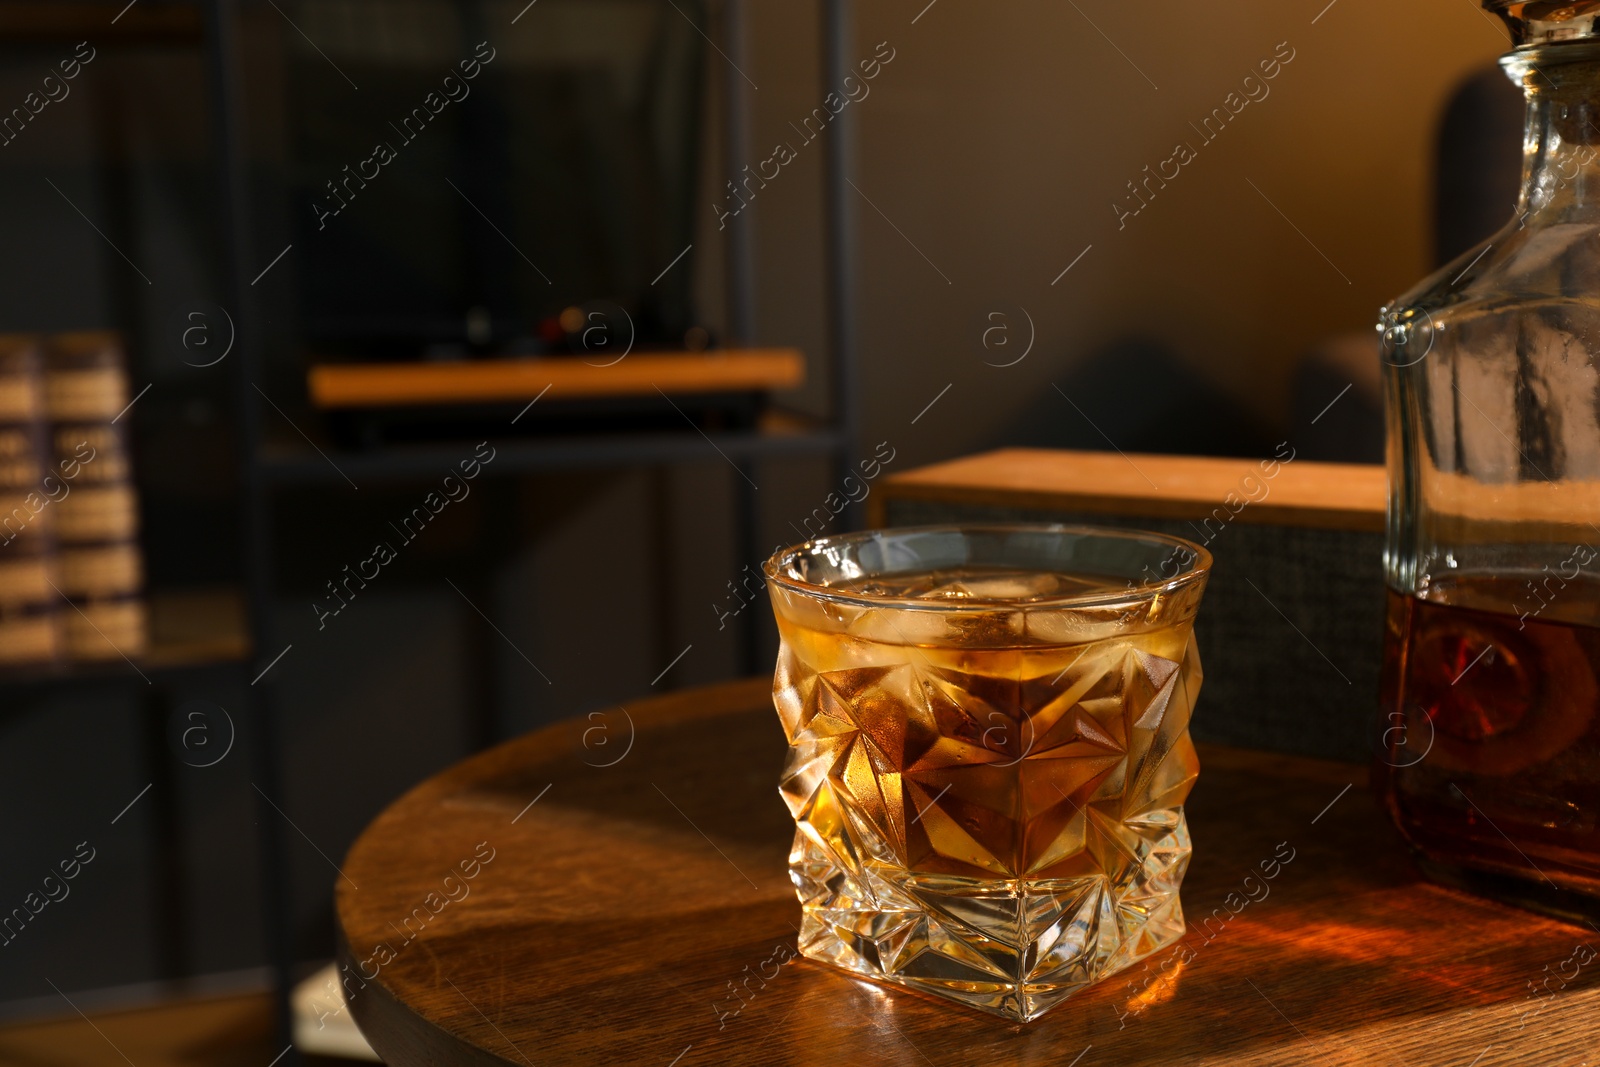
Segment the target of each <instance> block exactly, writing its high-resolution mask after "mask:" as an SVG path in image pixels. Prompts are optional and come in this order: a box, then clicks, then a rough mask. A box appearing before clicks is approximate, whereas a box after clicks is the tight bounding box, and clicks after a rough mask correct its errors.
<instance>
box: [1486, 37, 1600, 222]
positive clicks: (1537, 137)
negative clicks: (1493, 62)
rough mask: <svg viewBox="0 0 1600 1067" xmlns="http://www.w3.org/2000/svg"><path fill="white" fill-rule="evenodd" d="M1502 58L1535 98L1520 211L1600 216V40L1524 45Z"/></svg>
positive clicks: (1559, 217) (1545, 216)
mask: <svg viewBox="0 0 1600 1067" xmlns="http://www.w3.org/2000/svg"><path fill="white" fill-rule="evenodd" d="M1501 66H1503V67H1504V68H1505V70H1506V73H1507V74H1508V75H1509V76H1510V77H1511V78H1512V80H1513V81H1516V82H1518V83H1519V84H1520V85H1521V86H1522V90H1523V94H1524V96H1525V97H1526V98H1527V102H1528V111H1527V128H1526V131H1525V136H1524V141H1523V165H1522V194H1521V197H1520V199H1519V201H1518V204H1517V217H1518V219H1519V220H1521V221H1522V222H1523V223H1524V224H1525V225H1550V224H1553V223H1560V222H1600V41H1584V42H1581V43H1580V42H1569V43H1564V44H1557V45H1549V46H1544V47H1532V48H1519V49H1518V50H1516V51H1515V52H1512V53H1511V54H1509V55H1507V56H1506V57H1505V58H1504V59H1502V60H1501Z"/></svg>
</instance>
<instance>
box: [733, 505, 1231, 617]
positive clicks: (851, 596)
mask: <svg viewBox="0 0 1600 1067" xmlns="http://www.w3.org/2000/svg"><path fill="white" fill-rule="evenodd" d="M937 533H949V534H968V533H990V534H1005V533H1035V534H1040V533H1042V534H1075V535H1079V536H1084V537H1097V538H1101V539H1103V540H1110V541H1118V540H1121V541H1131V540H1140V541H1154V542H1158V543H1163V544H1166V545H1168V546H1170V547H1171V548H1173V549H1175V550H1184V551H1187V552H1189V553H1192V558H1191V559H1190V560H1189V561H1188V563H1187V565H1186V566H1185V568H1184V570H1183V571H1182V572H1181V573H1179V574H1177V575H1175V576H1173V577H1172V578H1166V579H1162V580H1160V581H1153V582H1137V581H1134V580H1132V579H1129V584H1127V585H1124V586H1106V587H1105V588H1103V589H1094V590H1091V591H1089V592H1082V593H1072V594H1068V595H1065V596H1055V597H1044V598H1041V599H1038V600H1029V601H1026V602H1023V601H1016V600H1005V599H1001V598H998V597H972V598H971V599H967V600H927V599H923V598H919V597H904V596H883V595H879V594H874V593H854V592H844V591H841V590H839V589H837V588H834V587H833V586H827V585H819V584H817V583H816V582H807V581H803V580H801V579H799V578H794V577H791V576H789V575H787V574H784V573H783V564H785V563H787V562H789V561H790V560H793V559H796V558H798V557H799V556H801V555H803V554H814V553H816V552H818V551H820V550H823V549H826V548H829V547H833V546H841V545H848V544H861V543H864V542H868V541H874V540H879V539H882V538H884V537H886V536H891V535H904V534H937ZM1212 562H1213V560H1212V556H1211V552H1210V550H1209V549H1207V548H1206V547H1205V546H1204V545H1201V544H1197V543H1196V542H1194V541H1190V540H1189V539H1188V538H1185V537H1178V536H1176V535H1173V534H1164V533H1157V532H1156V531H1154V530H1138V529H1134V528H1132V527H1126V526H1085V525H1082V524H1076V523H1057V522H996V523H968V522H958V523H936V524H933V525H927V526H886V527H881V528H878V529H874V530H858V531H856V532H854V533H845V534H833V535H830V536H828V537H813V538H810V539H809V540H806V541H801V542H798V543H796V544H792V545H789V546H788V547H786V548H781V549H779V550H778V551H776V552H774V553H773V554H772V555H771V556H769V557H767V559H766V561H765V562H764V563H762V565H761V572H762V573H763V574H764V575H765V576H766V578H767V580H768V581H769V582H772V583H774V584H776V585H779V586H782V587H784V588H785V589H788V590H790V591H792V592H795V593H799V594H801V595H803V596H807V597H812V598H814V599H818V600H826V601H829V602H831V603H835V604H848V605H851V606H853V607H861V608H885V607H892V608H899V609H902V610H907V611H946V612H962V611H968V612H970V611H1035V610H1051V609H1060V608H1085V607H1100V606H1104V605H1108V604H1118V603H1125V602H1127V601H1130V600H1147V599H1150V598H1151V597H1154V596H1158V595H1162V594H1166V593H1173V592H1176V591H1178V590H1179V589H1182V588H1184V587H1185V586H1188V585H1193V584H1195V583H1196V582H1203V581H1205V580H1206V578H1207V576H1209V575H1210V573H1211V564H1212Z"/></svg>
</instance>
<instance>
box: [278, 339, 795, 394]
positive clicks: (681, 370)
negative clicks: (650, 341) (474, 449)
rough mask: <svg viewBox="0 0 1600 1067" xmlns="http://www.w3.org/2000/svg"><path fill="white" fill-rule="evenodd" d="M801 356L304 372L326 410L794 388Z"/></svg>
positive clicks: (746, 354)
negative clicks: (541, 398) (595, 364)
mask: <svg viewBox="0 0 1600 1067" xmlns="http://www.w3.org/2000/svg"><path fill="white" fill-rule="evenodd" d="M805 369H806V365H805V357H804V356H803V355H802V354H801V353H800V351H799V350H798V349H793V348H750V349H723V350H719V351H714V352H699V353H687V352H670V353H659V352H654V353H652V352H641V353H637V354H634V355H630V356H627V357H626V358H624V359H622V360H621V361H620V362H618V363H615V364H612V365H611V366H594V365H591V364H589V363H585V362H584V361H583V360H582V359H579V358H577V357H573V356H556V357H543V358H537V359H487V360H473V361H461V362H451V363H325V364H320V365H318V366H314V367H312V368H311V370H310V372H309V373H308V375H307V379H308V384H309V386H310V392H311V402H312V404H313V405H315V406H316V407H319V408H323V409H332V408H382V407H418V406H429V405H437V404H463V403H486V402H493V401H516V400H532V399H534V398H535V397H538V396H540V395H543V396H545V397H548V398H549V399H552V400H571V399H589V398H596V397H621V396H650V395H652V394H654V393H655V392H656V391H657V390H658V389H659V390H660V391H661V392H663V393H667V394H680V395H681V394H686V393H744V392H761V391H767V390H774V389H793V388H795V387H797V386H799V385H801V384H802V383H803V382H804V381H805Z"/></svg>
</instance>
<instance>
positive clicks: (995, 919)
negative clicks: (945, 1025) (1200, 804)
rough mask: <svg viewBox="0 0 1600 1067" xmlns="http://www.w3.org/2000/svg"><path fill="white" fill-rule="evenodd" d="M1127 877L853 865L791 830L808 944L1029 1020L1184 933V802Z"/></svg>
mask: <svg viewBox="0 0 1600 1067" xmlns="http://www.w3.org/2000/svg"><path fill="white" fill-rule="evenodd" d="M1164 814H1170V815H1172V816H1174V818H1173V819H1172V821H1171V824H1170V825H1169V826H1167V827H1166V828H1165V832H1164V833H1162V834H1160V836H1159V837H1157V838H1156V839H1155V840H1153V841H1149V840H1148V839H1147V848H1148V850H1147V851H1145V854H1144V855H1143V856H1141V857H1140V860H1141V862H1140V863H1139V864H1138V865H1137V866H1134V867H1132V868H1131V877H1129V878H1128V879H1127V880H1126V881H1125V883H1124V884H1123V885H1121V886H1114V885H1112V884H1111V882H1110V880H1109V879H1108V878H1107V877H1106V876H1104V875H1089V876H1085V877H1082V878H1072V879H1023V880H1000V879H976V878H963V877H955V876H940V875H916V874H912V873H909V872H906V871H902V870H897V869H894V868H887V867H884V866H882V865H878V864H871V865H847V864H844V863H841V862H840V861H839V860H837V859H836V858H835V857H834V855H833V854H832V853H831V852H830V851H829V850H827V849H824V848H822V847H821V846H819V845H818V844H816V843H815V842H814V841H812V840H811V839H810V838H809V837H807V835H806V834H805V832H804V830H799V831H797V832H796V833H795V839H794V847H793V849H792V850H791V852H790V854H789V877H790V880H791V881H792V882H794V885H795V890H796V892H797V894H798V895H799V897H800V902H801V904H802V905H803V906H804V909H805V917H804V920H803V923H802V926H801V929H800V952H801V954H802V955H804V956H806V957H807V958H808V959H813V960H816V961H818V962H819V963H827V964H831V965H833V966H835V967H840V968H842V969H844V970H846V971H849V972H851V973H852V974H855V975H858V976H860V977H863V978H867V979H871V980H873V981H878V982H885V983H888V984H891V985H897V986H903V987H905V988H907V989H912V990H916V991H918V992H922V993H928V994H932V995H933V996H938V997H944V998H947V999H949V1000H955V1001H959V1002H960V1003H963V1004H966V1005H969V1006H970V1007H974V1008H979V1009H981V1010H983V1011H987V1012H992V1013H994V1014H996V1015H1000V1016H1004V1017H1006V1018H1008V1019H1015V1020H1018V1021H1021V1022H1028V1021H1030V1020H1032V1019H1037V1018H1038V1017H1039V1016H1040V1015H1042V1014H1044V1013H1045V1012H1046V1011H1048V1010H1049V1009H1050V1008H1052V1007H1054V1006H1055V1005H1057V1004H1059V1003H1061V1002H1062V1001H1063V1000H1065V999H1067V998H1068V997H1070V996H1072V994H1074V993H1076V992H1078V991H1079V990H1082V989H1085V988H1087V987H1089V986H1091V985H1093V984H1095V983H1096V982H1099V981H1101V980H1102V979H1104V978H1107V977H1109V976H1111V975H1113V974H1116V973H1117V972H1118V971H1121V970H1124V969H1126V968H1128V967H1130V966H1132V965H1133V964H1135V963H1138V962H1139V961H1141V960H1143V959H1145V958H1147V957H1149V956H1151V955H1154V954H1155V953H1157V952H1160V951H1161V950H1162V949H1164V948H1166V947H1168V946H1169V945H1172V944H1175V943H1176V942H1177V941H1179V940H1181V939H1182V937H1183V934H1184V921H1183V908H1182V906H1181V904H1180V903H1179V900H1178V885H1179V883H1180V882H1181V881H1182V879H1183V872H1184V870H1185V869H1186V868H1187V867H1188V863H1189V854H1190V844H1189V831H1188V826H1187V824H1186V823H1185V821H1184V818H1183V813H1182V810H1181V809H1179V810H1177V811H1176V812H1171V813H1164Z"/></svg>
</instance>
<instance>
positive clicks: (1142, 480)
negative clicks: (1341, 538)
mask: <svg viewBox="0 0 1600 1067" xmlns="http://www.w3.org/2000/svg"><path fill="white" fill-rule="evenodd" d="M1262 462H1263V461H1258V460H1248V459H1214V458H1209V457H1200V456H1158V455H1144V454H1138V455H1122V454H1120V453H1116V452H1068V451H1056V450H1050V449H1031V448H1008V449H1002V450H1000V451H996V452H984V453H981V454H979V455H975V456H965V457H962V458H960V459H954V460H950V461H948V462H945V463H935V464H932V465H931V466H927V467H920V468H918V469H916V470H912V471H905V472H903V473H900V474H894V475H891V476H889V478H888V479H886V480H885V482H884V484H883V487H882V492H881V493H880V494H875V496H876V499H877V500H878V505H877V507H876V509H875V511H874V519H875V521H876V522H877V523H878V524H880V525H881V524H882V521H883V519H884V516H885V514H886V509H887V506H888V504H889V502H891V501H893V500H896V499H900V500H937V501H942V502H947V503H971V504H983V505H987V506H995V507H1015V508H1027V509H1035V510H1041V511H1074V512H1088V513H1091V514H1099V515H1137V516H1148V517H1151V518H1171V519H1191V520H1198V519H1203V518H1205V517H1207V516H1209V515H1211V514H1212V513H1213V512H1216V511H1218V510H1219V509H1222V510H1223V512H1224V513H1227V512H1228V511H1229V510H1230V508H1229V504H1230V503H1231V507H1232V508H1237V507H1238V502H1239V501H1250V502H1249V503H1248V504H1246V505H1245V506H1244V507H1243V508H1242V510H1239V511H1238V512H1237V513H1236V514H1235V515H1234V516H1233V521H1235V522H1249V523H1261V524H1267V525H1285V526H1314V527H1323V528H1331V529H1345V530H1363V531H1381V530H1382V529H1383V524H1384V513H1385V508H1386V506H1387V499H1388V488H1387V485H1388V483H1387V479H1386V476H1385V473H1384V469H1383V468H1382V467H1381V466H1378V465H1376V464H1355V463H1313V462H1310V461H1308V460H1292V461H1290V462H1282V461H1267V462H1269V463H1274V462H1275V463H1276V466H1275V468H1274V467H1273V466H1270V465H1269V466H1268V467H1267V470H1273V469H1275V470H1276V474H1275V476H1273V477H1271V478H1268V477H1266V475H1265V473H1264V471H1263V468H1262ZM1230 494H1232V497H1233V500H1232V501H1231V502H1230V501H1229V496H1230Z"/></svg>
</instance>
